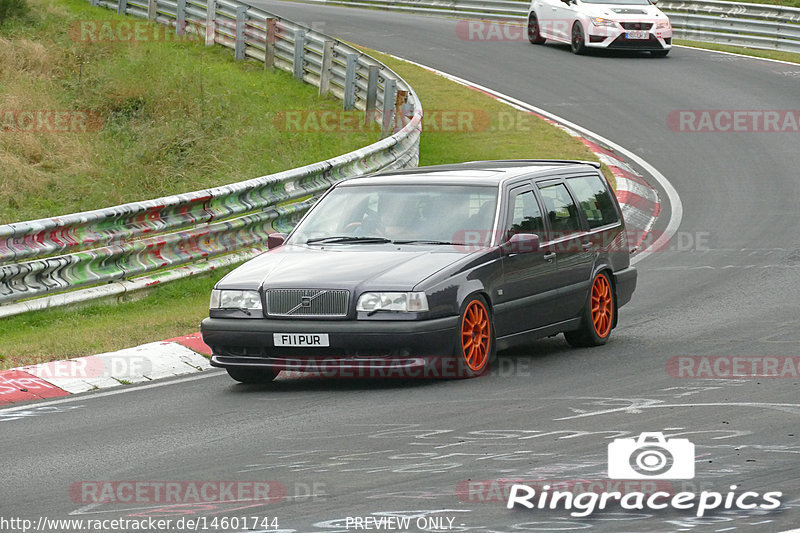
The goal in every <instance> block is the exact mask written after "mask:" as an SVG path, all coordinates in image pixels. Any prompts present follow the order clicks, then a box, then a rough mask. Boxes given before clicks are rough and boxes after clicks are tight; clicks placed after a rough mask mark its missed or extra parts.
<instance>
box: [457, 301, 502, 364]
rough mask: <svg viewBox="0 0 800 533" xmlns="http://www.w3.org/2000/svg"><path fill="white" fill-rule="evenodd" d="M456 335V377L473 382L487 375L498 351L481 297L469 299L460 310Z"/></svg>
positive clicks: (488, 310) (490, 322) (492, 325)
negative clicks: (471, 379)
mask: <svg viewBox="0 0 800 533" xmlns="http://www.w3.org/2000/svg"><path fill="white" fill-rule="evenodd" d="M456 334H457V337H456V347H455V354H454V356H455V358H456V361H457V365H458V377H459V378H474V377H477V376H481V375H483V374H485V373H486V372H488V370H489V368H490V367H491V365H492V362H493V361H494V359H495V356H496V351H497V350H496V346H495V340H494V323H493V321H492V312H491V311H490V309H489V305H488V304H487V303H486V299H485V298H484V297H483V296H480V295H474V296H470V297H469V298H468V299H467V300H466V301H465V302H464V304H463V305H462V306H461V313H460V314H459V319H458V331H457V332H456Z"/></svg>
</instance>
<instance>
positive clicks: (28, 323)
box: [0, 51, 596, 369]
mask: <svg viewBox="0 0 800 533" xmlns="http://www.w3.org/2000/svg"><path fill="white" fill-rule="evenodd" d="M368 52H369V53H371V54H374V56H375V57H377V58H379V59H380V60H381V61H384V62H385V63H386V64H388V65H390V66H391V67H392V68H393V69H394V70H395V71H396V72H398V73H399V74H400V75H401V76H402V77H403V78H405V79H406V80H407V81H408V82H409V83H410V84H411V85H412V86H413V87H414V88H415V90H416V91H417V93H418V95H419V97H420V99H421V100H422V102H423V105H424V109H425V114H426V116H428V117H429V118H428V119H427V122H426V128H427V130H426V131H425V133H423V136H422V145H421V154H420V164H422V165H433V164H442V163H451V162H459V161H468V160H476V159H507V158H548V157H553V158H575V159H592V160H595V159H596V158H595V157H594V155H593V154H592V153H591V152H590V151H589V150H588V149H587V148H586V147H584V146H583V144H581V143H580V142H579V141H577V140H575V139H573V138H572V137H570V136H569V135H567V134H566V133H565V132H563V131H561V130H559V129H557V128H555V127H553V126H551V125H549V124H547V123H545V122H544V121H542V120H541V119H539V118H538V117H535V116H533V115H531V114H529V113H525V112H521V111H516V110H514V109H512V108H510V107H508V106H506V105H504V104H500V103H498V102H497V101H495V100H494V99H492V98H490V97H488V96H486V95H484V94H482V93H479V92H477V91H474V90H471V89H468V88H466V87H463V86H461V85H458V84H455V83H452V82H450V81H447V80H445V79H444V78H441V77H439V76H436V75H435V74H432V73H430V72H428V71H426V70H424V69H421V68H418V67H415V66H413V65H409V64H408V63H405V62H403V61H399V60H396V59H393V58H391V57H388V56H385V55H383V54H379V53H375V52H372V51H368ZM247 68H257V67H253V66H252V65H251V66H249V67H245V69H247ZM259 74H260V73H259ZM298 87H299V86H294V85H293V86H292V91H294V90H296V89H297V88H298ZM314 105H317V104H314ZM293 108H296V104H295V107H293ZM437 113H438V117H437ZM458 113H467V115H465V116H462V119H464V120H460V121H459V119H458ZM465 117H466V118H465ZM242 129H243V130H245V129H246V128H245V126H242ZM336 135H338V134H333V133H329V134H328V138H333V137H335V136H336ZM344 151H345V150H342V152H344ZM239 175H241V176H249V175H251V174H248V173H247V172H241V173H240V174H239ZM101 205H105V204H101ZM226 271H227V270H224V271H218V272H214V273H212V274H211V275H203V276H199V277H196V278H188V279H185V280H181V281H176V282H172V283H168V284H166V285H163V286H157V287H154V288H152V289H151V290H150V291H149V292H148V293H147V294H146V295H145V296H144V297H142V298H141V299H137V300H136V301H130V302H121V303H91V304H88V305H86V306H83V307H81V308H78V309H53V310H49V311H43V312H36V313H29V314H25V315H20V316H16V317H10V318H7V319H3V320H0V369H2V368H12V367H16V366H21V365H24V364H30V363H35V362H43V361H50V360H56V359H65V358H69V357H78V356H84V355H92V354H96V353H101V352H107V351H114V350H119V349H122V348H127V347H131V346H136V345H139V344H143V343H146V342H152V341H155V340H161V339H165V338H171V337H176V336H179V335H185V334H188V333H193V332H196V331H197V330H198V329H199V323H200V321H201V320H202V319H203V318H204V317H205V316H207V313H208V296H209V294H210V290H211V288H212V286H213V285H214V283H216V281H217V280H218V279H219V278H220V277H221V276H222V275H223V274H224V273H225V272H226Z"/></svg>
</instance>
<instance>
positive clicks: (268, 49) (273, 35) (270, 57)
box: [264, 18, 278, 68]
mask: <svg viewBox="0 0 800 533" xmlns="http://www.w3.org/2000/svg"><path fill="white" fill-rule="evenodd" d="M265 30H266V32H267V37H266V38H267V40H266V41H265V44H264V68H274V67H275V41H276V40H277V39H278V19H274V18H268V19H267V24H266V26H265Z"/></svg>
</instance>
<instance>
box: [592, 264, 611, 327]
mask: <svg viewBox="0 0 800 533" xmlns="http://www.w3.org/2000/svg"><path fill="white" fill-rule="evenodd" d="M613 316H614V298H613V295H612V294H611V284H610V283H609V282H608V278H607V277H605V276H604V275H602V274H600V275H598V276H597V277H596V278H594V283H593V284H592V323H593V324H594V331H595V333H597V336H598V337H600V338H601V339H603V338H606V337H607V336H608V334H609V333H610V332H611V319H612V318H613Z"/></svg>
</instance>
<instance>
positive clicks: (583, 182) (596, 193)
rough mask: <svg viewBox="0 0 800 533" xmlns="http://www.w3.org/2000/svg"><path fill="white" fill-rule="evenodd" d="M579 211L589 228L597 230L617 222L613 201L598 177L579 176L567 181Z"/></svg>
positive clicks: (617, 217) (617, 216)
mask: <svg viewBox="0 0 800 533" xmlns="http://www.w3.org/2000/svg"><path fill="white" fill-rule="evenodd" d="M567 182H568V183H569V186H570V188H571V189H572V192H574V193H575V198H576V199H577V200H578V203H579V204H580V206H581V210H583V213H584V214H585V215H586V220H588V221H589V227H590V228H592V229H594V228H599V227H600V226H606V225H608V224H615V223H617V222H619V215H618V214H617V209H616V207H614V200H613V199H612V198H611V192H610V191H609V190H608V187H606V184H605V183H604V182H603V180H602V179H600V176H579V177H575V178H569V179H568V180H567Z"/></svg>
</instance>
